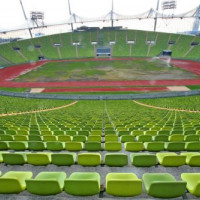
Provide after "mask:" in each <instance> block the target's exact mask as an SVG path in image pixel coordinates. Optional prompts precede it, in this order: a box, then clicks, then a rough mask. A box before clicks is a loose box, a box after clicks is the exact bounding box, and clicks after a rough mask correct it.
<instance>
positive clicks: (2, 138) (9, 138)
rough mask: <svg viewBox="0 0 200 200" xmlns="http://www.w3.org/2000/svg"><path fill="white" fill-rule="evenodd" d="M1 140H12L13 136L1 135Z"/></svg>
mask: <svg viewBox="0 0 200 200" xmlns="http://www.w3.org/2000/svg"><path fill="white" fill-rule="evenodd" d="M0 139H1V141H13V140H14V137H13V136H12V135H1V137H0Z"/></svg>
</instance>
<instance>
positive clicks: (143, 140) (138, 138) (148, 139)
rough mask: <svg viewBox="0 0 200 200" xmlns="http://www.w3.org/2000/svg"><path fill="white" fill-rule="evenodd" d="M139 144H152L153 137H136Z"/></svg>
mask: <svg viewBox="0 0 200 200" xmlns="http://www.w3.org/2000/svg"><path fill="white" fill-rule="evenodd" d="M136 139H137V141H138V142H151V141H152V136H151V135H139V136H137V137H136Z"/></svg>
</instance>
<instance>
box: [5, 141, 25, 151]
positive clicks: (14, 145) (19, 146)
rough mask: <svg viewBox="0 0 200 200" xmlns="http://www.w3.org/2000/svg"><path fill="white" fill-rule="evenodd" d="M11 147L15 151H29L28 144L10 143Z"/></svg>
mask: <svg viewBox="0 0 200 200" xmlns="http://www.w3.org/2000/svg"><path fill="white" fill-rule="evenodd" d="M9 147H10V149H13V150H15V151H23V150H26V149H28V142H20V141H19V142H15V141H12V142H9Z"/></svg>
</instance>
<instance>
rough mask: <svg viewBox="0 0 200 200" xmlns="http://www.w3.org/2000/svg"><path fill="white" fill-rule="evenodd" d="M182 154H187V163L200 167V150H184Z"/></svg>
mask: <svg viewBox="0 0 200 200" xmlns="http://www.w3.org/2000/svg"><path fill="white" fill-rule="evenodd" d="M181 155H182V156H186V164H187V165H190V166H191V167H200V153H199V152H182V153H181Z"/></svg>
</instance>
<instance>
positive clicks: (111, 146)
mask: <svg viewBox="0 0 200 200" xmlns="http://www.w3.org/2000/svg"><path fill="white" fill-rule="evenodd" d="M104 149H105V150H106V151H121V149H122V144H121V142H105V145H104Z"/></svg>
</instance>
